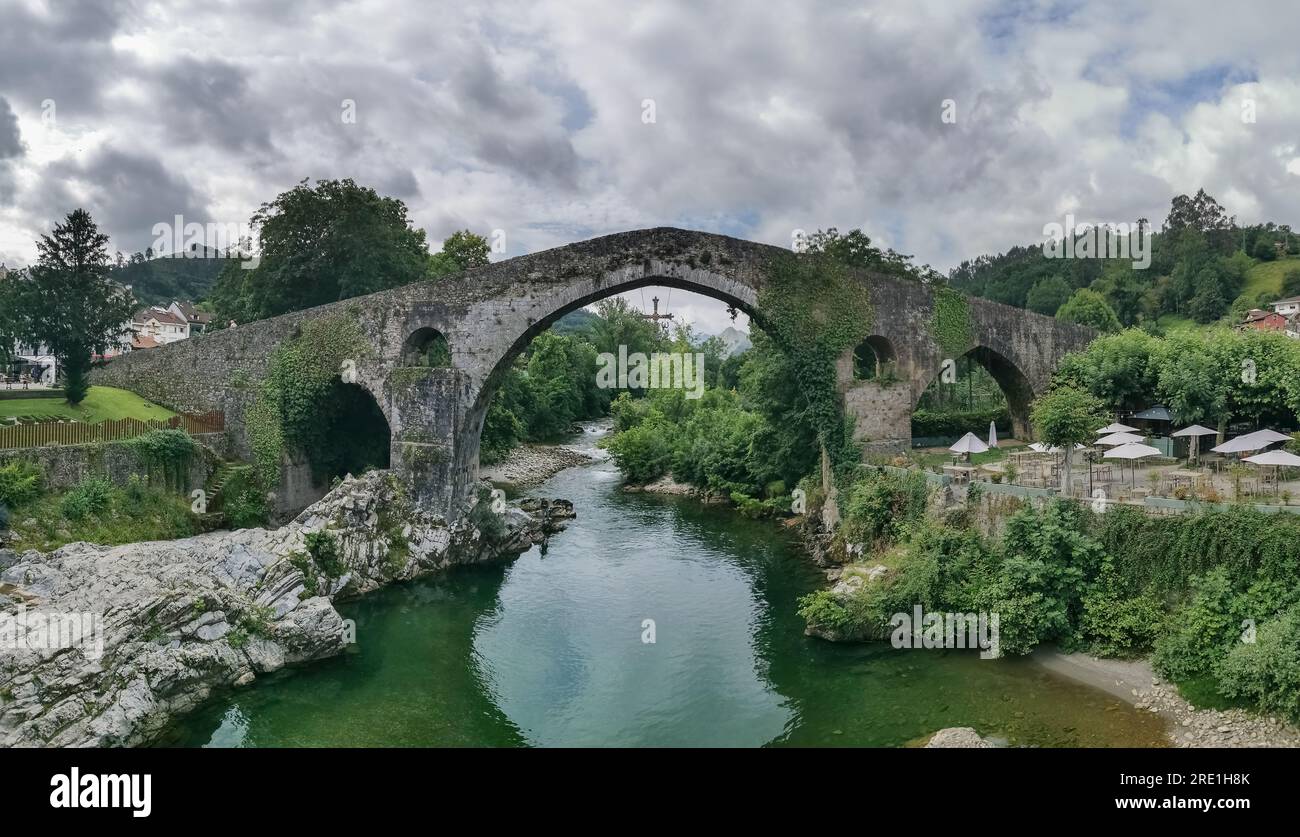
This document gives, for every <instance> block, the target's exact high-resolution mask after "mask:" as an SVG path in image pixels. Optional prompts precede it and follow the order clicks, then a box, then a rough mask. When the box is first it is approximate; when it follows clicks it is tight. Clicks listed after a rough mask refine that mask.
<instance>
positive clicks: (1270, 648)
mask: <svg viewBox="0 0 1300 837" xmlns="http://www.w3.org/2000/svg"><path fill="white" fill-rule="evenodd" d="M1216 674H1217V676H1218V679H1219V691H1220V692H1222V693H1223V694H1224V695H1225V696H1226V697H1230V698H1245V699H1248V700H1250V701H1252V702H1254V703H1255V704H1257V705H1258V706H1259V707H1260V708H1262V709H1265V710H1268V711H1270V712H1279V713H1282V714H1284V715H1288V716H1290V717H1291V718H1293V719H1300V605H1292V606H1291V607H1290V608H1288V609H1287V610H1286V611H1285V612H1283V613H1282V615H1281V616H1278V617H1277V618H1275V619H1271V620H1269V621H1267V622H1265V623H1263V624H1262V625H1260V626H1259V628H1258V630H1257V632H1256V636H1255V642H1253V643H1247V642H1237V643H1234V644H1233V645H1232V647H1231V650H1229V651H1228V653H1227V655H1226V656H1225V657H1224V658H1223V660H1222V661H1221V662H1220V663H1219V665H1218V666H1217V668H1216Z"/></svg>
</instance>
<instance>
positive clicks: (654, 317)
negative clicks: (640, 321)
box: [641, 296, 673, 331]
mask: <svg viewBox="0 0 1300 837" xmlns="http://www.w3.org/2000/svg"><path fill="white" fill-rule="evenodd" d="M651 302H653V303H654V305H655V312H654V313H653V314H642V315H641V316H642V317H643V318H644V319H647V320H649V321H650V322H652V323H654V324H655V325H656V326H657V325H659V321H660V320H671V319H672V318H673V315H672V314H660V313H659V297H657V296H656V297H654V298H652V299H651ZM663 329H664V331H667V330H668V323H666V322H665V323H664V324H663Z"/></svg>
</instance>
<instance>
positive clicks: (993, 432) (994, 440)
mask: <svg viewBox="0 0 1300 837" xmlns="http://www.w3.org/2000/svg"><path fill="white" fill-rule="evenodd" d="M997 446H998V425H997V422H995V421H991V422H989V447H991V448H995V447H997Z"/></svg>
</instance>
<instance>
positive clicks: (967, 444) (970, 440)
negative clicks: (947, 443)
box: [948, 433, 989, 456]
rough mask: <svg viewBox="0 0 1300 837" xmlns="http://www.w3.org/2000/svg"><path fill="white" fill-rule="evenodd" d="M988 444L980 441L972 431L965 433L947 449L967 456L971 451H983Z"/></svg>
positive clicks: (987, 447) (986, 448)
mask: <svg viewBox="0 0 1300 837" xmlns="http://www.w3.org/2000/svg"><path fill="white" fill-rule="evenodd" d="M988 449H989V446H988V445H986V444H984V443H983V442H981V441H980V438H979V437H978V436H976V435H975V434H974V433H967V434H966V435H965V436H962V437H961V438H960V439H958V440H957V443H956V444H955V445H953V446H952V447H950V448H948V450H950V451H952V452H953V453H963V454H966V455H967V456H969V455H970V454H972V453H983V452H984V451H986V450H988Z"/></svg>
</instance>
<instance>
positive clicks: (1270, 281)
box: [1241, 256, 1300, 297]
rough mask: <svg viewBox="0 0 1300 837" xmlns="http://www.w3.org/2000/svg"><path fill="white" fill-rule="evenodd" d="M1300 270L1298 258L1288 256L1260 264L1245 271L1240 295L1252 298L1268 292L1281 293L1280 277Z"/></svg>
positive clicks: (1299, 257) (1299, 258)
mask: <svg viewBox="0 0 1300 837" xmlns="http://www.w3.org/2000/svg"><path fill="white" fill-rule="evenodd" d="M1295 268H1300V256H1288V257H1287V258H1285V259H1278V260H1277V261H1272V262H1260V263H1259V264H1257V265H1255V266H1254V267H1252V268H1251V269H1250V270H1248V271H1246V286H1245V287H1244V288H1242V291H1241V292H1242V293H1244V294H1246V295H1247V296H1250V297H1254V296H1255V294H1258V293H1262V292H1264V291H1268V292H1269V293H1270V294H1280V293H1282V277H1283V276H1284V275H1285V274H1286V273H1287V271H1290V270H1293V269H1295Z"/></svg>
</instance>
